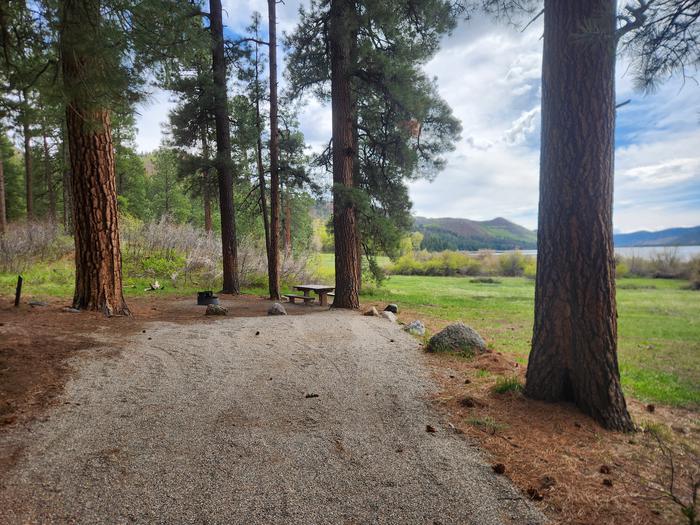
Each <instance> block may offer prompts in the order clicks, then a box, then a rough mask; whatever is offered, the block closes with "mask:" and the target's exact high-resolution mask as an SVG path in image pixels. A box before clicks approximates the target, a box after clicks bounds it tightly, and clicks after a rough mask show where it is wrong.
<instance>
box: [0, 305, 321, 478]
mask: <svg viewBox="0 0 700 525" xmlns="http://www.w3.org/2000/svg"><path fill="white" fill-rule="evenodd" d="M46 302H47V303H48V304H47V306H35V307H32V306H29V305H28V304H26V303H22V304H21V305H20V306H19V307H18V308H15V307H14V306H12V299H11V298H9V297H0V305H1V306H0V432H2V429H3V427H5V426H12V425H21V424H27V423H29V422H31V421H33V420H35V419H39V418H42V417H43V416H44V414H45V412H46V409H47V408H48V407H50V406H52V405H53V404H55V402H56V399H57V397H58V396H59V395H60V394H61V392H62V391H63V387H64V385H65V382H66V380H67V379H68V377H69V376H70V374H71V372H72V368H71V366H70V365H69V364H68V360H69V359H70V358H71V357H73V356H75V355H76V354H77V353H79V352H80V351H82V350H85V349H88V348H94V347H95V340H96V337H97V336H99V335H100V334H111V335H116V336H119V337H122V338H125V337H127V336H129V335H131V334H134V333H137V332H140V331H143V330H144V326H145V325H146V324H147V323H148V322H152V321H168V322H173V323H182V324H189V323H211V322H213V320H212V317H208V316H205V315H204V307H202V306H197V305H196V301H194V300H193V299H192V298H190V297H173V296H168V297H167V298H161V297H159V296H157V295H153V296H150V297H140V298H131V299H130V300H129V307H130V309H131V311H132V314H133V316H132V317H131V318H126V317H112V318H107V317H105V316H104V315H102V314H101V313H97V312H81V313H79V314H77V313H70V312H66V311H64V308H65V307H66V306H69V301H66V300H65V299H50V300H48V301H46ZM221 304H222V305H223V306H226V307H228V308H229V309H230V315H233V316H237V317H255V316H264V315H266V312H267V309H268V308H269V306H270V304H271V302H270V301H268V300H265V299H261V298H260V297H256V296H238V297H236V298H235V299H233V298H231V297H226V296H222V297H221ZM314 309H318V307H313V306H308V307H306V306H302V305H287V312H288V314H290V315H300V314H304V313H309V312H310V311H312V310H314ZM90 334H93V335H90ZM119 337H116V338H115V339H116V340H117V341H118V340H119ZM117 351H118V348H112V349H110V350H109V352H117ZM104 352H105V350H99V349H93V350H92V351H91V352H90V353H88V354H84V355H86V356H87V357H90V356H93V357H102V356H104ZM19 453H20V450H13V451H12V452H11V453H5V454H0V471H2V470H4V469H7V468H9V467H10V466H11V465H12V464H13V463H14V462H15V460H16V459H17V457H18V454H19Z"/></svg>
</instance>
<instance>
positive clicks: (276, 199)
mask: <svg viewBox="0 0 700 525" xmlns="http://www.w3.org/2000/svg"><path fill="white" fill-rule="evenodd" d="M276 4H277V0H267V11H268V17H269V38H270V252H269V255H268V259H267V275H268V281H269V288H270V299H279V298H280V276H279V267H280V261H279V256H280V249H279V242H280V177H279V155H280V147H279V144H280V142H279V130H278V129H277V127H278V123H277V13H276V7H277V6H276Z"/></svg>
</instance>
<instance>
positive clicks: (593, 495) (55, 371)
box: [0, 296, 700, 525]
mask: <svg viewBox="0 0 700 525" xmlns="http://www.w3.org/2000/svg"><path fill="white" fill-rule="evenodd" d="M3 302H4V304H8V302H9V301H3ZM129 304H130V307H131V309H132V311H133V312H134V318H133V319H126V318H111V319H107V318H105V317H104V316H102V315H101V314H97V313H95V314H91V313H81V314H72V313H67V312H64V311H62V308H63V307H64V306H66V301H61V300H53V301H51V302H50V303H49V305H48V306H44V307H35V308H31V307H29V306H27V305H22V306H21V307H20V308H19V309H15V308H13V307H11V306H3V307H0V433H2V432H3V431H7V430H9V429H12V428H14V427H16V426H19V425H26V424H28V423H30V422H32V421H33V420H38V421H42V419H43V418H45V417H46V414H47V411H48V409H49V408H50V407H51V406H53V405H55V404H56V403H57V398H58V397H59V396H60V395H61V393H62V392H63V388H64V385H65V382H66V380H67V379H68V378H69V377H71V374H72V373H73V370H72V368H71V366H70V365H69V364H68V361H69V359H70V358H71V357H73V356H75V355H77V354H78V353H81V355H82V356H85V357H87V358H90V356H91V355H92V356H93V357H101V356H104V354H100V352H119V351H120V350H119V345H113V346H112V348H110V349H109V350H107V349H102V350H100V349H99V348H100V347H97V349H95V348H94V342H95V339H99V338H100V337H101V334H107V333H109V334H113V335H114V334H117V335H121V336H123V339H125V338H126V337H128V336H130V335H133V334H137V333H138V332H143V330H147V331H148V328H147V323H148V322H151V321H168V322H175V323H181V324H190V323H211V322H213V321H212V319H211V318H208V317H205V316H204V315H203V308H202V307H196V306H194V305H193V301H192V300H191V298H168V299H167V300H164V299H161V298H159V297H158V296H153V297H146V298H139V299H131V300H130V301H129ZM223 304H224V305H227V306H229V307H231V314H232V315H234V316H241V317H248V316H250V317H254V316H260V315H265V312H266V310H267V308H268V307H269V304H270V302H269V301H266V300H263V299H261V298H259V297H252V296H243V297H238V298H236V299H235V301H232V300H230V299H225V300H224V301H223ZM366 306H370V305H366ZM377 306H382V305H377ZM317 309H318V307H305V306H303V305H288V311H289V313H290V314H292V315H295V314H304V313H310V312H311V311H312V310H317ZM399 318H400V320H401V321H404V322H410V321H412V320H413V319H414V318H415V317H414V315H413V314H412V313H411V312H401V314H400V316H399ZM429 327H430V326H429ZM431 328H432V327H431ZM76 334H92V335H76ZM146 335H148V334H147V333H146ZM87 348H93V350H91V353H86V352H83V351H84V350H85V349H87ZM425 362H426V364H427V366H428V367H429V368H430V369H431V371H432V374H433V376H434V378H435V379H436V380H437V381H438V382H439V384H440V385H441V391H440V392H439V394H437V395H436V396H435V397H434V401H433V402H434V403H435V406H436V407H437V408H438V409H439V410H440V411H442V412H443V414H444V415H445V417H446V418H448V419H449V421H451V423H452V424H453V425H454V427H455V429H456V430H457V431H458V432H463V433H464V434H466V435H467V436H468V437H469V438H472V439H474V440H476V441H478V443H479V444H480V446H481V447H482V448H483V449H485V450H486V451H487V452H488V454H490V458H491V459H490V461H491V462H492V463H493V464H494V465H498V464H501V465H502V466H503V470H504V473H503V475H504V476H506V477H508V478H509V479H511V480H512V481H513V483H515V485H516V486H518V487H519V488H520V489H521V490H522V491H523V494H525V495H526V496H525V497H529V498H530V499H532V500H533V501H534V502H535V504H536V505H537V506H538V507H539V508H540V509H541V510H543V511H544V512H545V514H546V515H547V516H548V517H549V518H550V519H551V520H552V521H553V522H554V523H576V524H588V523H606V524H607V523H610V524H616V523H620V524H622V523H629V522H633V523H635V525H643V524H647V523H648V524H666V523H688V520H687V518H686V517H684V515H683V511H682V507H683V506H684V505H686V506H687V505H689V504H690V503H691V500H692V494H693V491H692V482H693V481H692V480H694V481H695V483H697V482H698V480H700V460H699V451H698V443H699V441H700V440H699V437H700V418H699V417H698V414H697V413H696V412H691V411H686V410H682V409H672V408H669V407H663V406H654V407H649V406H647V405H645V404H642V403H639V402H638V401H636V400H633V399H628V404H629V406H630V410H631V412H632V415H633V418H634V420H635V422H636V423H637V424H638V425H639V426H640V431H638V432H636V433H634V434H617V433H612V432H607V431H604V430H602V429H601V428H600V427H599V426H598V425H596V424H595V423H594V422H593V421H591V420H590V419H589V418H587V417H585V416H583V415H582V414H581V413H580V412H578V411H577V410H576V409H575V408H574V407H571V406H566V405H551V404H545V403H539V402H534V401H530V400H527V399H525V398H524V397H522V396H521V395H520V394H518V393H509V394H495V393H493V391H492V387H493V385H494V382H495V378H496V377H498V376H511V375H512V376H517V377H519V378H520V379H521V380H523V379H524V373H525V370H524V367H523V366H519V365H518V364H517V363H515V362H513V361H512V360H511V359H509V358H508V357H507V356H503V355H500V354H487V355H485V356H483V357H481V358H479V359H477V360H474V361H471V362H470V361H466V360H464V359H461V358H458V357H454V356H445V355H439V356H432V355H426V356H425ZM21 454H22V450H21V448H20V447H15V448H14V449H12V450H5V451H4V453H3V454H1V455H0V471H5V470H6V469H8V468H10V467H11V466H12V465H13V464H14V463H15V462H16V461H17V459H18V458H19V457H20V456H21ZM498 470H499V471H500V470H501V468H500V467H499V468H498Z"/></svg>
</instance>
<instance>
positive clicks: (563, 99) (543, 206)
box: [484, 0, 700, 431]
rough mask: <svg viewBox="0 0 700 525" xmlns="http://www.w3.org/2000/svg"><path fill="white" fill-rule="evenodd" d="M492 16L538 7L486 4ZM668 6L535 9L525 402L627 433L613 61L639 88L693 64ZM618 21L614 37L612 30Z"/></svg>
mask: <svg viewBox="0 0 700 525" xmlns="http://www.w3.org/2000/svg"><path fill="white" fill-rule="evenodd" d="M484 4H485V6H486V7H487V10H490V11H491V12H497V13H499V14H503V13H510V12H512V11H513V10H518V9H526V10H529V12H530V13H534V12H537V10H538V9H539V8H540V7H541V5H542V4H541V3H540V2H537V1H534V0H533V1H530V2H513V1H512V0H487V1H486V2H484ZM691 4H697V2H694V1H691V2H685V1H681V2H677V1H675V0H637V1H634V2H627V3H626V4H625V6H624V7H623V9H622V11H618V10H617V2H616V1H615V0H591V1H587V2H578V1H576V0H566V1H565V0H545V2H544V10H543V13H544V26H545V29H544V56H543V71H542V142H541V159H540V204H539V221H538V241H537V242H538V246H537V250H538V251H537V278H536V288H535V324H534V330H533V339H532V351H531V353H530V358H529V363H528V369H527V382H526V385H525V393H526V394H527V395H528V396H530V397H533V398H536V399H543V400H547V401H573V402H574V403H575V404H576V405H577V406H578V407H579V408H581V410H583V411H584V412H586V413H588V414H590V415H591V416H592V417H593V418H594V419H596V420H597V421H598V422H599V423H601V424H602V425H603V426H605V427H606V428H610V429H614V430H623V431H628V430H632V429H633V423H632V420H631V418H630V416H629V413H628V411H627V408H626V404H625V399H624V396H623V393H622V388H621V386H620V373H619V370H618V363H617V310H616V303H615V271H614V251H613V241H612V237H613V234H612V204H613V170H614V134H615V133H614V132H615V58H616V48H617V44H618V41H619V40H620V38H623V39H624V41H625V44H626V51H628V52H629V54H630V56H631V58H632V59H633V62H635V63H636V65H637V66H638V71H639V83H640V85H641V86H642V87H648V86H651V85H653V84H654V83H655V82H656V81H658V80H659V79H660V77H664V76H668V75H669V74H670V73H671V72H673V71H674V70H678V69H682V68H683V67H685V65H686V64H689V63H693V61H697V56H698V49H699V48H698V41H699V32H698V23H697V22H698V19H699V18H700V14H699V13H698V11H697V5H695V8H693V6H692V5H691ZM618 20H621V21H622V26H621V27H618V26H617V22H618Z"/></svg>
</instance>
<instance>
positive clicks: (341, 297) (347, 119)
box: [329, 0, 360, 308]
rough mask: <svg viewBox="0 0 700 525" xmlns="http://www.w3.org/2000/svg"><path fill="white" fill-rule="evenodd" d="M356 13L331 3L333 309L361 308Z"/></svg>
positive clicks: (339, 0)
mask: <svg viewBox="0 0 700 525" xmlns="http://www.w3.org/2000/svg"><path fill="white" fill-rule="evenodd" d="M356 18H357V13H356V12H355V4H354V2H352V1H351V0H331V5H330V28H329V40H330V58H331V109H332V112H333V119H332V125H333V231H334V234H335V288H336V289H335V299H334V300H333V307H334V308H359V307H360V300H359V292H360V289H359V282H358V280H357V264H358V261H357V222H356V220H357V219H356V215H355V204H354V195H353V194H352V191H353V187H354V184H353V161H354V159H355V141H354V132H353V128H354V125H353V122H354V112H353V104H352V93H351V86H350V84H351V78H352V72H353V71H352V70H353V67H354V65H353V64H352V60H351V58H352V57H351V46H352V35H353V34H354V27H355V25H356Z"/></svg>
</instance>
